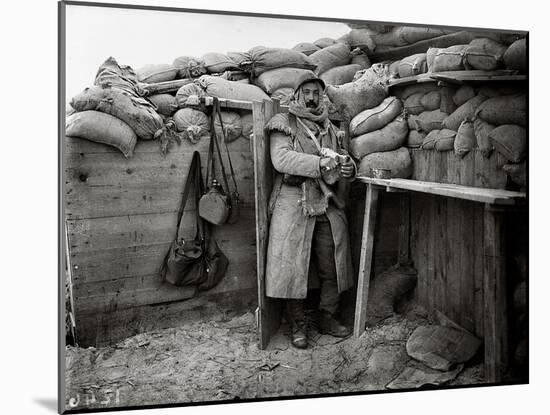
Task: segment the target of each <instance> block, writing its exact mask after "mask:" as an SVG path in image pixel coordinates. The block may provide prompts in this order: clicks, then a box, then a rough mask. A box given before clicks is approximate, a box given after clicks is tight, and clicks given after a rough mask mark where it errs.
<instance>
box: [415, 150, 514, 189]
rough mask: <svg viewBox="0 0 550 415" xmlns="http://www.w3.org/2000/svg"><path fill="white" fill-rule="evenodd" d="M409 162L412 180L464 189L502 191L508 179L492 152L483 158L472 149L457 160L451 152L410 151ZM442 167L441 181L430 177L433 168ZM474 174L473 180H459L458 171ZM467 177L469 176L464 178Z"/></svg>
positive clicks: (460, 177)
mask: <svg viewBox="0 0 550 415" xmlns="http://www.w3.org/2000/svg"><path fill="white" fill-rule="evenodd" d="M410 154H411V159H412V161H413V174H412V177H411V178H412V179H413V180H420V181H435V182H443V183H451V184H459V185H465V186H476V187H484V188H491V189H505V188H506V184H507V181H508V176H507V174H506V172H505V171H503V170H502V169H501V168H500V167H499V164H498V155H497V154H496V153H495V152H493V154H491V156H490V157H489V158H485V157H483V155H482V154H481V151H479V150H473V151H471V152H470V153H468V154H467V155H466V156H465V157H464V158H458V157H457V156H456V155H455V154H454V152H453V151H446V152H442V153H439V152H437V151H432V150H420V149H410ZM443 165H446V166H447V169H448V170H450V171H449V172H447V174H446V177H447V179H446V180H445V181H441V180H439V179H438V178H437V177H435V176H431V174H432V173H433V170H434V169H442V166H443ZM461 171H462V172H468V171H470V172H474V181H473V182H471V181H467V180H462V177H463V174H460V172H461ZM468 177H469V176H468Z"/></svg>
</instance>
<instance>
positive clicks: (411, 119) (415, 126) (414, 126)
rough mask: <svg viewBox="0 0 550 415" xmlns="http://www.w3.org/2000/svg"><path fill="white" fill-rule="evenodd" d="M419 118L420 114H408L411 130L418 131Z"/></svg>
mask: <svg viewBox="0 0 550 415" xmlns="http://www.w3.org/2000/svg"><path fill="white" fill-rule="evenodd" d="M416 120H418V115H410V114H409V115H407V124H408V126H409V130H414V131H418V123H417V122H416Z"/></svg>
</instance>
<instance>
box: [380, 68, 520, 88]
mask: <svg viewBox="0 0 550 415" xmlns="http://www.w3.org/2000/svg"><path fill="white" fill-rule="evenodd" d="M526 80H527V76H526V75H517V74H516V73H515V71H511V70H499V71H477V70H476V71H447V72H430V73H423V74H420V75H415V76H408V77H406V78H397V79H394V80H392V81H390V82H389V83H388V86H389V87H390V88H391V87H396V86H405V85H411V84H420V83H424V82H447V83H452V84H459V85H461V84H463V83H465V82H518V81H519V82H521V81H526Z"/></svg>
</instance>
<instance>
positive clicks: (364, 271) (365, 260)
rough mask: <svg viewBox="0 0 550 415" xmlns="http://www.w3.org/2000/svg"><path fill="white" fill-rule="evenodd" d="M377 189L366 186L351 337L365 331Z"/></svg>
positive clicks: (358, 335)
mask: <svg viewBox="0 0 550 415" xmlns="http://www.w3.org/2000/svg"><path fill="white" fill-rule="evenodd" d="M378 192H379V190H378V188H376V187H375V186H373V185H370V184H369V185H367V188H366V196H365V200H366V202H365V215H364V218H363V237H362V241H361V258H360V262H359V277H358V283H357V299H356V302H355V322H354V325H353V335H354V337H355V338H358V337H360V336H361V335H362V334H363V332H364V331H365V323H366V319H367V301H368V295H369V286H370V277H371V271H372V258H373V252H374V229H375V226H376V211H377V208H378Z"/></svg>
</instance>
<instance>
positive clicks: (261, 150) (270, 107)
mask: <svg viewBox="0 0 550 415" xmlns="http://www.w3.org/2000/svg"><path fill="white" fill-rule="evenodd" d="M278 111H279V108H278V105H277V103H275V104H273V103H272V102H269V101H263V102H254V104H253V117H254V136H253V139H252V141H253V148H254V153H253V154H254V187H255V195H256V244H257V245H256V258H257V278H258V314H257V317H258V329H259V347H260V349H265V348H266V347H267V346H268V344H269V340H270V339H271V337H272V336H273V334H275V332H276V330H277V328H278V327H279V324H280V320H281V310H280V303H279V302H278V301H277V300H275V299H273V298H269V297H267V296H266V295H265V266H266V255H267V243H268V236H269V217H268V202H269V197H270V195H271V189H272V187H273V172H274V169H273V166H272V164H271V157H270V151H269V137H268V136H266V135H265V133H264V126H265V124H266V122H267V121H269V120H270V119H271V117H272V116H273V115H275V114H276V113H277V112H278Z"/></svg>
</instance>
